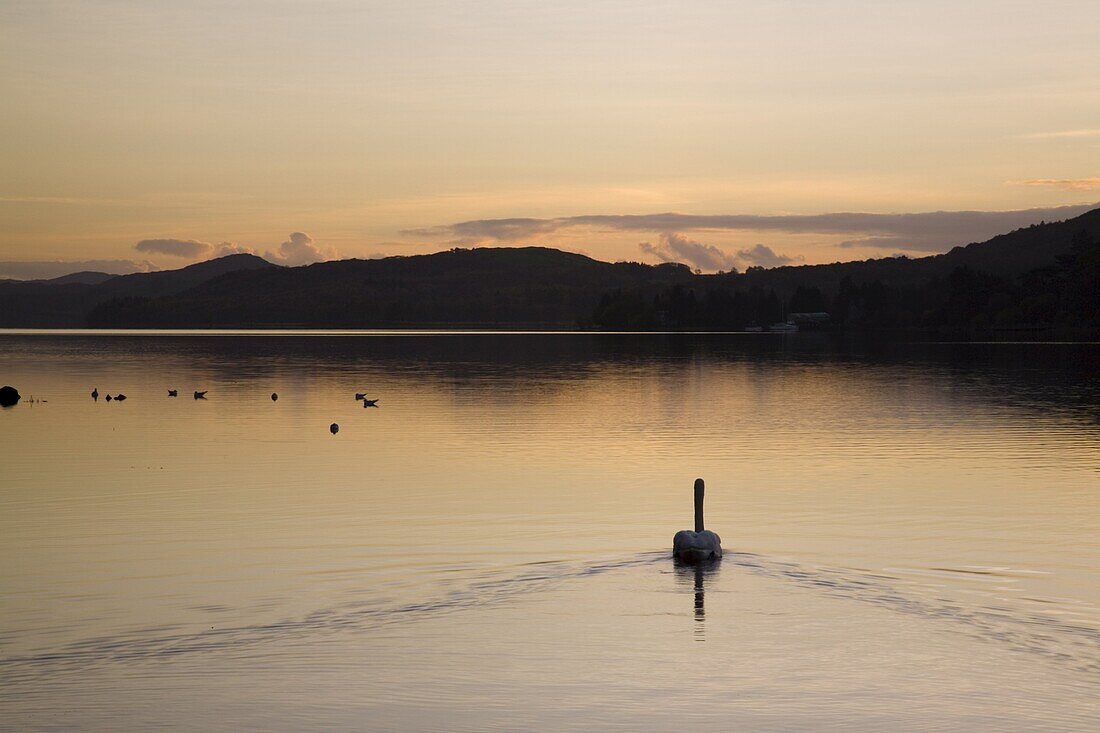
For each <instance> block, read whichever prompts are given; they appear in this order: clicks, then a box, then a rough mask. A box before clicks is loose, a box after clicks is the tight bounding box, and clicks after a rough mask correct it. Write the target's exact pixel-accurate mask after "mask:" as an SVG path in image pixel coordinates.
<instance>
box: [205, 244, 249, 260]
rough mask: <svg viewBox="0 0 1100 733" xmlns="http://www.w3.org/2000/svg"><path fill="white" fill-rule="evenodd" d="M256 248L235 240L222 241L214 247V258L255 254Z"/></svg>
mask: <svg viewBox="0 0 1100 733" xmlns="http://www.w3.org/2000/svg"><path fill="white" fill-rule="evenodd" d="M254 254H256V250H254V249H252V248H251V247H247V246H245V245H243V244H237V243H235V242H222V243H220V244H219V245H217V246H216V247H214V253H213V254H212V255H211V257H212V258H217V257H227V256H228V255H254Z"/></svg>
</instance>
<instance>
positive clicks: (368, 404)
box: [363, 397, 378, 407]
mask: <svg viewBox="0 0 1100 733" xmlns="http://www.w3.org/2000/svg"><path fill="white" fill-rule="evenodd" d="M363 407H378V400H368V399H367V398H366V397H364V398H363Z"/></svg>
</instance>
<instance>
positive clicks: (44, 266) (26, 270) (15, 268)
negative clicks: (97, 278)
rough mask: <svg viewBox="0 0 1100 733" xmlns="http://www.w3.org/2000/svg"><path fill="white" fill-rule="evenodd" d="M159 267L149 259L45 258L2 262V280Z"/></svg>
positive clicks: (120, 272)
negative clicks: (70, 259)
mask: <svg viewBox="0 0 1100 733" xmlns="http://www.w3.org/2000/svg"><path fill="white" fill-rule="evenodd" d="M156 269H158V268H157V266H156V265H154V264H153V263H152V262H149V261H147V260H137V261H135V260H72V261H61V260H52V261H51V260H44V261H8V262H0V280H3V279H10V280H50V279H52V278H55V277H61V276H62V275H71V274H72V273H74V272H106V273H108V274H111V275H129V274H131V273H134V272H152V271H153V270H156Z"/></svg>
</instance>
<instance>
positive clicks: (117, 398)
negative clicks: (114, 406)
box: [115, 392, 126, 402]
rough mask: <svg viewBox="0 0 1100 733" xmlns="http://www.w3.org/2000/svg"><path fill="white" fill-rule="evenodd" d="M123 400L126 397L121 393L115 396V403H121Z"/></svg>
mask: <svg viewBox="0 0 1100 733" xmlns="http://www.w3.org/2000/svg"><path fill="white" fill-rule="evenodd" d="M124 399H126V395H124V394H122V393H121V392H119V393H118V394H116V395H115V402H121V401H122V400H124Z"/></svg>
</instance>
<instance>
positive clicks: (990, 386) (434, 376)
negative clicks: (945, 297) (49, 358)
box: [0, 332, 1100, 424]
mask: <svg viewBox="0 0 1100 733" xmlns="http://www.w3.org/2000/svg"><path fill="white" fill-rule="evenodd" d="M0 338H3V339H5V340H12V339H16V340H18V342H19V349H21V350H23V351H24V353H27V354H33V352H34V351H35V349H36V347H38V346H41V347H42V348H44V349H45V350H47V351H50V352H55V351H56V349H57V342H56V341H55V340H54V339H52V338H51V339H50V342H51V343H46V342H44V341H42V339H43V338H44V337H42V336H35V337H19V336H2V337H0ZM60 338H64V339H65V340H64V342H63V343H64V345H65V346H66V347H67V349H68V351H69V352H70V353H72V354H73V355H74V358H87V359H89V360H94V359H102V358H106V359H111V360H112V361H113V362H117V363H119V364H120V366H121V365H124V364H127V363H130V364H149V363H151V362H163V363H164V364H165V365H167V366H171V368H172V369H173V370H176V371H180V370H186V371H191V372H194V373H196V374H198V375H200V377H209V378H213V379H222V380H228V381H237V382H239V381H243V380H248V379H257V380H263V379H270V378H273V377H275V376H276V375H284V376H286V377H290V378H292V379H302V380H307V381H313V380H318V379H324V378H328V377H332V378H339V379H346V378H348V373H349V372H351V373H354V375H355V378H360V377H361V378H364V379H382V378H386V379H394V378H397V379H401V378H408V379H410V380H415V381H416V383H417V385H418V388H419V389H425V388H427V389H434V390H440V391H444V392H455V391H458V392H461V391H462V390H463V389H464V387H465V386H467V385H474V384H476V385H478V386H479V387H484V386H485V383H487V382H491V386H492V390H490V391H489V392H484V391H482V392H481V393H480V395H481V397H482V398H486V399H490V400H492V401H495V402H509V401H511V400H521V401H536V402H537V401H540V400H545V399H549V398H554V397H560V396H561V395H563V393H566V392H567V391H568V392H569V393H570V394H569V396H571V397H576V398H583V396H584V390H586V389H591V390H597V391H599V390H602V389H605V388H607V387H608V384H609V380H629V379H631V377H632V376H633V375H635V374H641V373H642V370H643V367H644V368H645V370H646V371H647V372H648V373H649V375H650V376H652V375H654V374H655V375H657V383H656V384H655V385H654V387H655V388H656V387H657V386H660V387H661V388H662V389H665V390H671V391H672V392H673V394H675V391H676V390H677V389H683V388H685V387H684V385H686V384H688V383H691V382H693V381H698V380H707V381H708V382H710V383H713V382H715V381H717V382H721V381H722V380H724V379H731V378H733V377H736V378H737V379H739V380H743V379H744V378H746V377H747V378H748V381H749V383H750V384H751V385H752V389H753V390H754V392H756V393H757V394H758V396H767V395H768V390H769V389H770V387H771V386H772V385H774V384H776V383H777V380H778V379H779V378H781V379H782V380H783V381H784V383H785V385H784V389H783V390H782V392H781V393H780V392H776V393H775V394H772V395H771V396H770V398H771V399H791V400H797V399H800V398H801V397H802V396H804V395H803V394H802V390H808V391H811V392H812V391H813V390H821V389H829V390H832V391H836V390H840V391H844V392H846V393H849V394H850V395H851V397H852V402H853V406H858V404H859V402H860V395H866V394H867V391H868V390H869V389H876V390H883V389H885V390H894V389H902V390H907V391H908V390H917V391H921V392H924V393H925V394H924V395H922V397H924V398H925V399H927V400H930V401H931V402H933V403H935V402H943V401H960V400H961V401H967V402H972V403H980V404H986V405H991V406H996V407H998V408H1008V409H1012V410H1022V411H1025V412H1032V411H1042V412H1043V413H1044V414H1047V415H1049V413H1050V411H1052V410H1053V411H1055V413H1058V414H1064V416H1065V417H1066V418H1068V419H1073V420H1081V421H1084V422H1086V423H1089V424H1097V423H1100V385H1098V384H1097V383H1096V382H1095V380H1093V379H1092V375H1094V374H1095V373H1096V372H1097V371H1098V369H1100V345H1096V344H1068V343H1066V344H1049V343H966V342H957V343H926V342H910V341H904V340H882V339H871V338H865V337H844V336H838V335H835V334H822V333H817V334H800V335H798V336H796V337H794V338H788V337H781V336H778V337H777V336H771V335H764V336H760V335H737V334H596V333H563V334H500V333H476V334H469V333H461V334H460V333H453V332H452V333H445V334H437V335H405V334H400V335H397V334H395V335H385V336H377V335H376V336H369V337H363V336H355V335H353V336H327V335H305V334H298V335H293V336H276V335H257V334H252V335H247V336H209V335H193V336H192V335H188V336H175V335H173V336H165V337H151V336H123V335H116V336H110V337H105V336H65V337H60ZM200 381H201V378H200ZM731 386H732V385H731ZM666 396H667V395H666Z"/></svg>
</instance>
